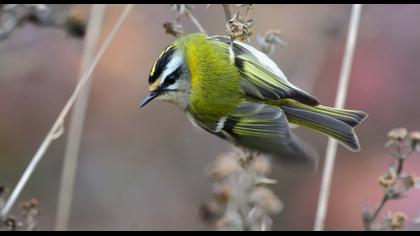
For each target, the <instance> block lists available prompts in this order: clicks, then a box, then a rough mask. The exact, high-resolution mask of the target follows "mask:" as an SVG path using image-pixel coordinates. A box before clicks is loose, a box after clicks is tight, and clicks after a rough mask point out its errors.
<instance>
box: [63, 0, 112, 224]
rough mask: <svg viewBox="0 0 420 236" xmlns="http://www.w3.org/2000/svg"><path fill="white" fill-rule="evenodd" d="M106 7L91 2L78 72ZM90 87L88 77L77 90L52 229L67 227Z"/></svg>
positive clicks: (88, 58) (91, 48)
mask: <svg viewBox="0 0 420 236" xmlns="http://www.w3.org/2000/svg"><path fill="white" fill-rule="evenodd" d="M105 9H106V5H104V4H94V5H93V6H92V12H91V16H90V19H89V22H88V28H87V35H86V39H85V46H84V53H83V57H82V63H81V68H80V76H82V75H83V71H85V70H86V69H87V67H88V66H89V64H90V63H91V62H92V60H93V58H94V56H95V53H96V48H97V43H98V40H99V36H100V33H101V27H102V21H103V18H104V14H105ZM90 87H91V80H89V81H88V82H87V83H86V85H85V87H84V88H83V89H82V90H81V91H80V94H79V97H78V99H77V100H76V102H75V105H74V108H73V112H72V116H71V120H70V126H69V134H68V138H67V144H66V151H65V154H64V163H63V171H62V175H61V184H60V190H59V193H58V205H57V213H56V217H57V218H56V222H55V230H58V231H64V230H66V229H67V225H68V222H69V217H70V209H71V204H72V198H73V191H74V181H75V176H76V169H77V158H78V154H79V148H80V142H81V136H82V129H83V124H84V120H85V113H86V108H87V104H88V100H89V93H90Z"/></svg>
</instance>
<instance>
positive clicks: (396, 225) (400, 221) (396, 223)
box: [391, 212, 407, 230]
mask: <svg viewBox="0 0 420 236" xmlns="http://www.w3.org/2000/svg"><path fill="white" fill-rule="evenodd" d="M406 221H407V215H406V214H404V213H402V212H395V213H394V214H392V220H391V229H392V230H396V229H402V228H403V227H404V224H405V222H406Z"/></svg>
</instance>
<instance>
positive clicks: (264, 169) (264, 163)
mask: <svg viewBox="0 0 420 236" xmlns="http://www.w3.org/2000/svg"><path fill="white" fill-rule="evenodd" d="M251 168H252V169H253V170H254V171H255V173H256V174H258V175H266V174H268V173H270V171H271V163H270V160H269V159H268V158H266V157H263V156H260V157H259V158H255V159H254V160H253V161H252V163H251Z"/></svg>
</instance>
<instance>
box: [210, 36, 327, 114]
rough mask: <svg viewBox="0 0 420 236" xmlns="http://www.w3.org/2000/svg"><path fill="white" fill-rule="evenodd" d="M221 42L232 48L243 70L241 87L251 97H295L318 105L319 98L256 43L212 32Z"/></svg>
mask: <svg viewBox="0 0 420 236" xmlns="http://www.w3.org/2000/svg"><path fill="white" fill-rule="evenodd" d="M209 40H213V41H214V42H215V43H216V45H217V46H220V47H222V48H224V49H225V50H227V51H228V53H229V58H230V59H231V61H232V63H234V64H235V66H236V67H238V69H240V71H241V74H242V80H241V88H242V89H243V91H244V92H245V93H246V94H247V95H248V96H251V97H254V98H258V99H261V100H279V99H285V98H291V99H294V100H296V101H299V102H301V103H304V104H307V105H311V106H316V105H318V104H319V102H318V100H317V99H316V98H315V97H313V96H312V95H310V94H308V93H306V92H305V91H303V90H301V89H299V88H297V87H296V86H294V85H293V84H292V83H290V82H289V81H288V80H287V78H286V76H285V75H284V73H283V72H282V71H281V70H280V69H279V67H278V66H277V65H276V63H274V62H273V61H272V60H271V59H270V58H269V57H268V56H267V55H265V54H264V53H262V52H260V51H258V50H257V49H255V48H254V47H252V46H250V45H247V44H245V43H242V42H239V41H233V44H232V43H231V41H230V39H229V38H228V37H225V36H212V37H209Z"/></svg>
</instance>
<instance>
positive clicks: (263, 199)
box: [250, 187, 283, 214]
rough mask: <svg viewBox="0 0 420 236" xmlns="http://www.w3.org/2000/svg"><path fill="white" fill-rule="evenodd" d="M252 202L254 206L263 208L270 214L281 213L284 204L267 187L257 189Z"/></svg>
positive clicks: (252, 194)
mask: <svg viewBox="0 0 420 236" xmlns="http://www.w3.org/2000/svg"><path fill="white" fill-rule="evenodd" d="M250 200H251V202H252V203H253V204H255V205H257V206H259V207H261V208H262V209H264V210H265V211H266V212H268V213H270V214H276V213H279V212H280V211H281V210H282V209H283V203H282V202H281V201H280V199H278V198H277V196H276V195H275V194H274V192H273V191H272V190H271V189H269V188H266V187H257V188H255V190H254V191H253V192H252V193H251V197H250Z"/></svg>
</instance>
